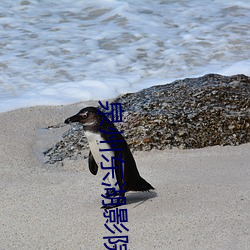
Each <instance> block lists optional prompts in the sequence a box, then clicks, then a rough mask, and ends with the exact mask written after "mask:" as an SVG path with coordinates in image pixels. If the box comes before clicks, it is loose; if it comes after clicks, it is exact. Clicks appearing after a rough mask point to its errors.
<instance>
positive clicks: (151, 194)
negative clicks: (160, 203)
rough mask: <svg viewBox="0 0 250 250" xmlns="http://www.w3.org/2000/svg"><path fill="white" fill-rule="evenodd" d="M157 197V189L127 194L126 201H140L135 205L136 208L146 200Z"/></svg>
mask: <svg viewBox="0 0 250 250" xmlns="http://www.w3.org/2000/svg"><path fill="white" fill-rule="evenodd" d="M155 197H157V193H156V192H155V191H145V192H133V193H128V194H127V195H126V203H127V204H134V203H138V204H136V205H135V206H134V208H136V207H138V206H140V205H141V204H143V203H144V202H146V201H147V200H149V199H153V198H155Z"/></svg>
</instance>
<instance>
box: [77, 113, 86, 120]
mask: <svg viewBox="0 0 250 250" xmlns="http://www.w3.org/2000/svg"><path fill="white" fill-rule="evenodd" d="M79 115H80V116H81V117H82V118H83V119H86V118H87V117H88V112H86V113H81V114H79Z"/></svg>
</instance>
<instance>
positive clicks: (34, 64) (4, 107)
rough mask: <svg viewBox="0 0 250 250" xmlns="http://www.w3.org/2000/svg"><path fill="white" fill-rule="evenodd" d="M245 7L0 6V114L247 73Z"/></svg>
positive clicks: (248, 9)
mask: <svg viewBox="0 0 250 250" xmlns="http://www.w3.org/2000/svg"><path fill="white" fill-rule="evenodd" d="M249 13H250V3H246V2H245V1H232V0H231V1H228V0H227V1H226V0H220V1H219V0H215V1H210V0H204V1H198V0H190V1H181V0H179V1H163V0H162V1H160V0H156V1H147V0H144V1H132V0H129V1H115V0H102V1H99V0H97V1H94V2H93V1H86V0H76V1H74V2H72V1H69V0H64V1H57V2H55V1H50V0H40V1H7V0H3V1H1V6H0V35H1V48H0V70H1V80H0V98H1V100H0V112H4V111H9V110H13V109H16V108H21V107H29V106H35V105H60V104H69V103H74V102H79V101H85V100H100V99H106V98H113V97H115V96H117V95H119V94H124V93H127V92H135V91H138V90H140V89H143V88H146V87H150V86H153V85H158V84H164V83H169V82H171V81H173V80H175V79H180V78H186V77H196V76H201V75H204V74H207V73H220V74H224V75H233V74H241V73H242V74H246V75H250V70H249V69H250V67H249V66H250V50H249V42H250V41H249V40H250V29H249Z"/></svg>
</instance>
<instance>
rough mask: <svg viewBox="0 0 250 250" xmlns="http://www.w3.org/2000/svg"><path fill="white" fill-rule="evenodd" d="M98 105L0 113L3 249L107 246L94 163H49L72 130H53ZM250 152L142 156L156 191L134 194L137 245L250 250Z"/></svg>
mask: <svg viewBox="0 0 250 250" xmlns="http://www.w3.org/2000/svg"><path fill="white" fill-rule="evenodd" d="M89 104H90V103H84V104H76V105H70V106H60V107H35V108H26V109H20V110H15V111H13V112H8V113H1V114H0V127H1V133H0V139H1V145H0V147H1V150H0V188H1V193H0V249H1V250H2V249H6V250H12V249H18V250H20V249H66V250H67V249H69V250H70V249H73V250H74V249H79V250H80V249H81V250H83V249H84V250H92V249H93V250H97V249H105V247H104V246H103V243H104V242H106V241H105V240H104V239H103V237H104V236H110V235H111V233H110V232H109V231H108V230H107V229H106V228H105V227H104V223H105V219H104V217H103V210H101V209H100V207H101V201H102V197H101V196H100V195H101V191H102V187H101V178H102V177H101V176H100V175H97V176H93V175H91V173H90V172H89V170H88V165H87V160H81V161H80V160H78V161H69V160H68V161H65V162H64V164H63V165H60V164H59V165H44V164H43V163H42V161H41V160H42V151H43V150H45V149H47V148H48V147H50V146H53V145H54V143H55V142H57V141H58V140H59V139H60V137H61V135H62V133H63V132H64V131H66V130H67V127H63V128H60V129H52V130H46V129H44V128H45V127H46V126H49V125H53V124H57V123H60V122H63V121H64V119H65V118H67V117H68V116H70V115H72V114H74V113H75V112H77V111H78V110H79V109H80V108H82V107H84V106H87V105H89ZM249 152H250V144H245V145H240V146H237V147H229V146H227V147H221V146H216V147H211V148H204V149H196V150H177V149H173V150H165V151H156V150H152V151H150V152H135V153H134V156H135V159H136V162H137V165H138V168H139V171H140V173H141V175H142V176H143V177H144V178H145V179H146V180H147V181H148V182H150V183H151V184H152V185H153V186H154V187H155V192H150V193H148V192H146V193H128V194H127V203H128V204H127V205H126V208H127V209H128V222H127V223H126V226H127V228H128V229H129V233H128V234H126V233H125V234H123V235H128V236H129V244H128V249H131V250H132V249H136V250H137V249H142V250H143V249H146V250H147V249H148V250H150V249H190V250H191V249H234V250H235V249H250V232H249V228H250V153H249ZM124 224H125V223H124ZM123 231H124V230H123Z"/></svg>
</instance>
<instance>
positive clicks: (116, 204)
mask: <svg viewBox="0 0 250 250" xmlns="http://www.w3.org/2000/svg"><path fill="white" fill-rule="evenodd" d="M124 199H125V198H124V197H123V198H121V199H118V198H117V199H114V200H115V201H116V202H112V203H111V204H105V205H103V206H102V207H101V208H103V209H111V208H114V207H119V206H122V205H125V204H126V202H125V200H124Z"/></svg>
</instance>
